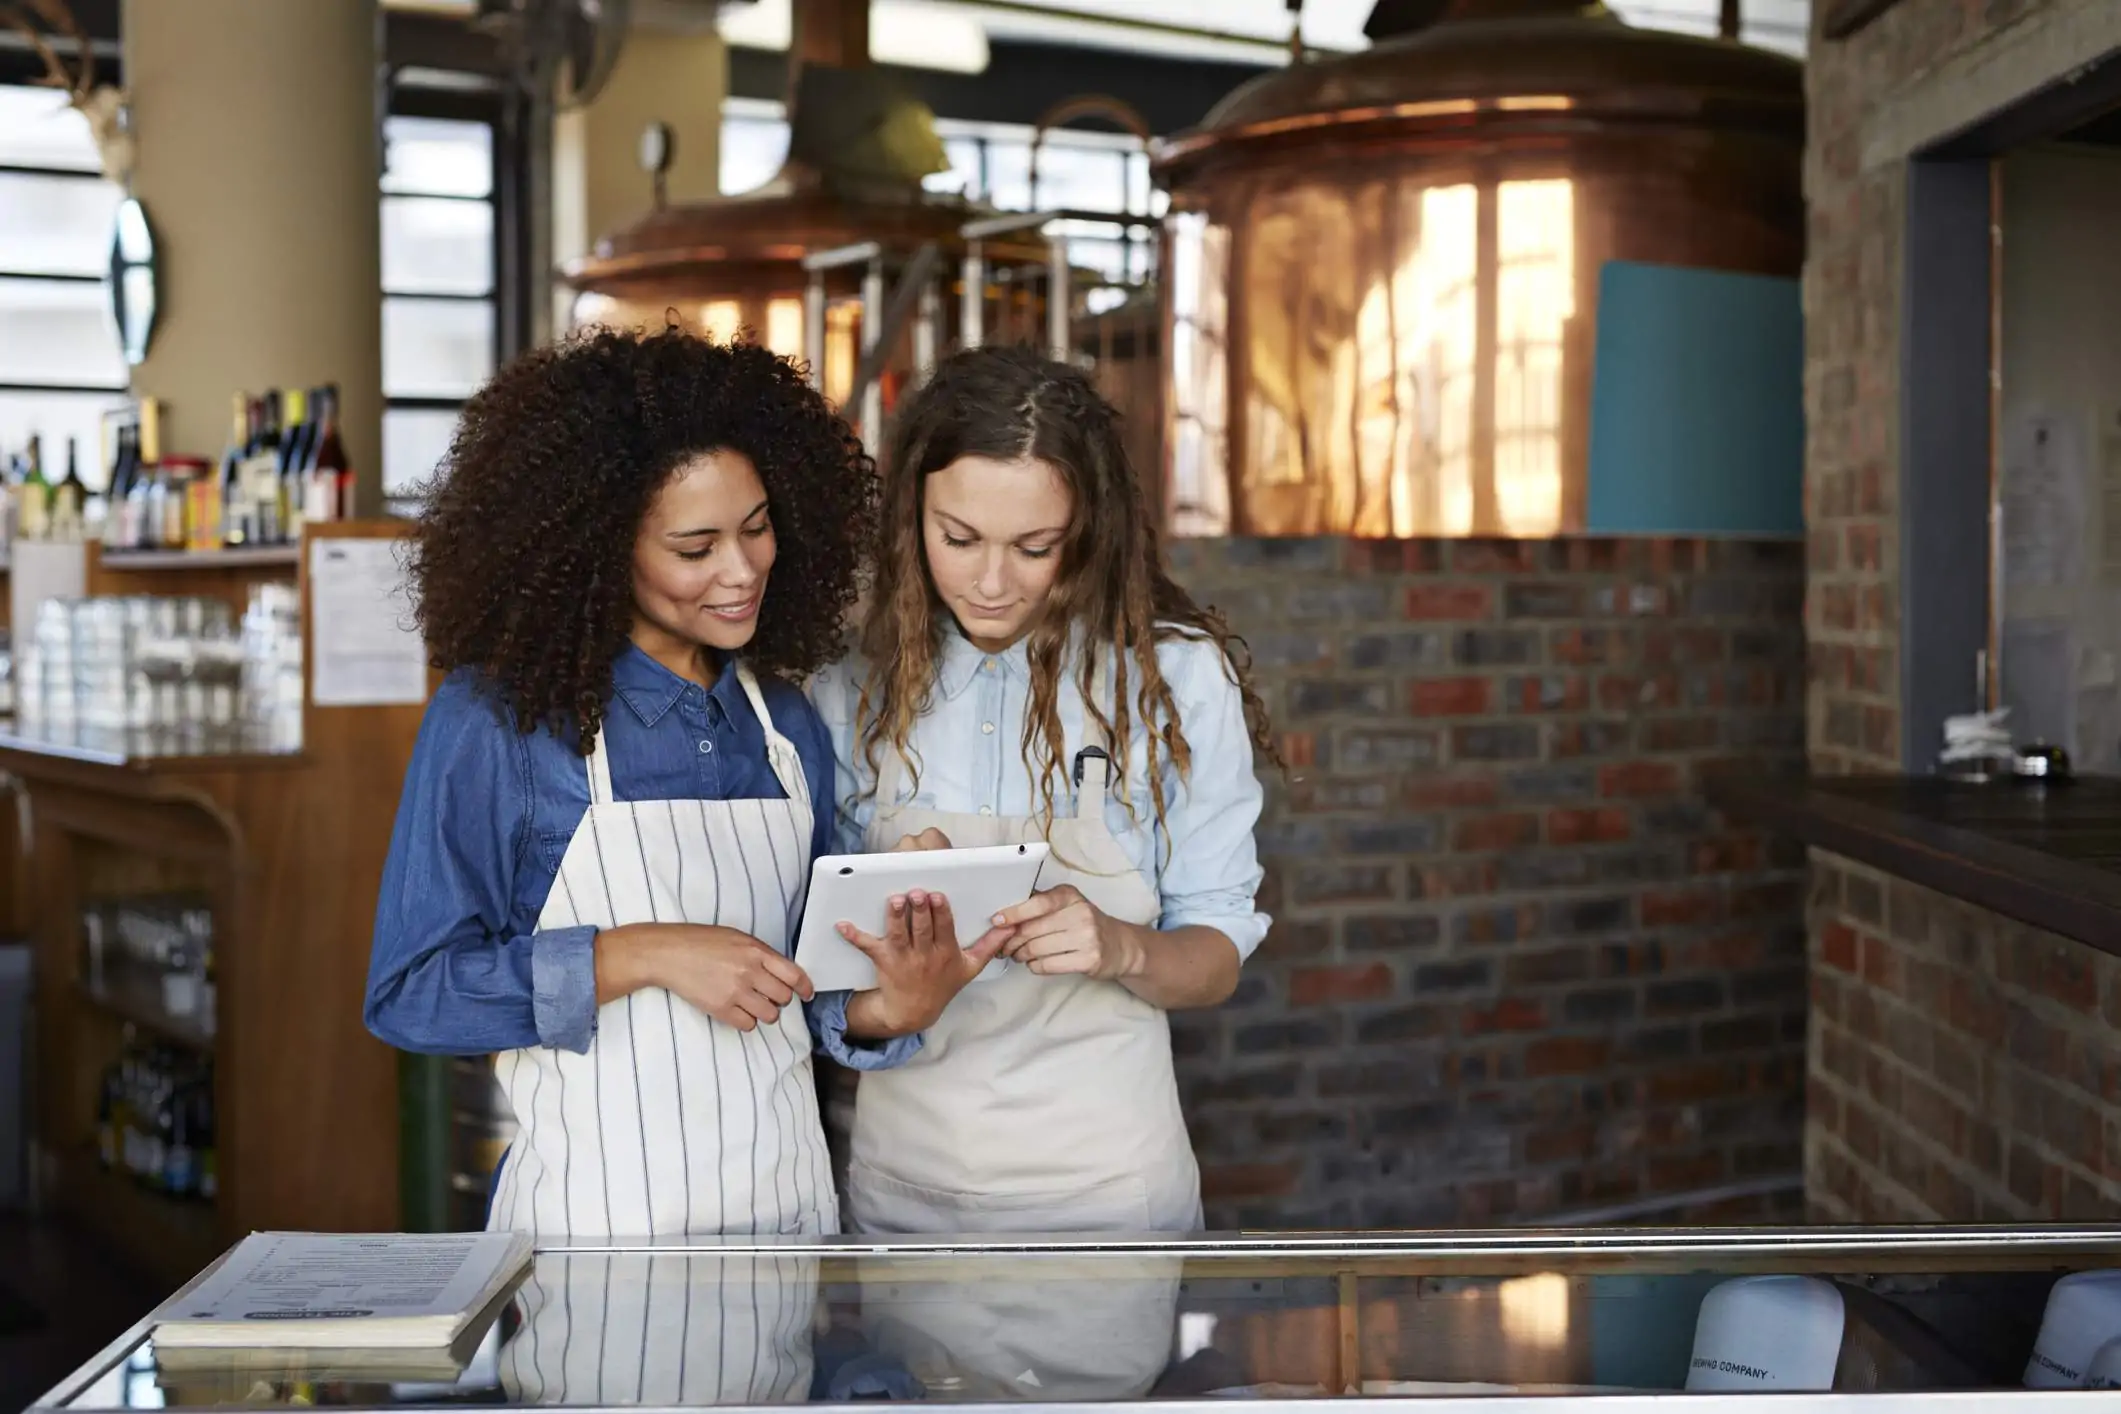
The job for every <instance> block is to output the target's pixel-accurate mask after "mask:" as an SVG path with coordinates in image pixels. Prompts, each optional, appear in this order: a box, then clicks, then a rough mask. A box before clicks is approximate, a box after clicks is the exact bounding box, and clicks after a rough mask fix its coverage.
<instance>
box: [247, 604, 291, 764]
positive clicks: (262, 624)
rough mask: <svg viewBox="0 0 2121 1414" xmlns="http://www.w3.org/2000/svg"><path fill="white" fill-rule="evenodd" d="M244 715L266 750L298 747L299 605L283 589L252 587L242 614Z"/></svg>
mask: <svg viewBox="0 0 2121 1414" xmlns="http://www.w3.org/2000/svg"><path fill="white" fill-rule="evenodd" d="M243 715H244V717H245V718H247V719H248V720H249V721H251V722H253V723H255V724H257V725H258V727H259V728H260V729H261V731H262V734H263V736H264V738H265V743H266V746H267V749H269V750H273V751H294V750H299V749H300V747H301V745H302V617H301V601H300V600H299V599H298V597H297V596H296V594H295V590H294V587H293V586H292V585H286V584H256V585H252V586H251V591H250V605H249V607H248V608H246V609H245V610H244V611H243Z"/></svg>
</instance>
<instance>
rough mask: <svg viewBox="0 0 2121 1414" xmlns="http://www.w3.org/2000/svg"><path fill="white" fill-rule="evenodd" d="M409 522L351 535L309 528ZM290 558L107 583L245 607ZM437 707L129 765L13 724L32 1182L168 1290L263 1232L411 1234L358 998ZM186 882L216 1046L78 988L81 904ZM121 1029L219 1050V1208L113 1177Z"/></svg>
mask: <svg viewBox="0 0 2121 1414" xmlns="http://www.w3.org/2000/svg"><path fill="white" fill-rule="evenodd" d="M402 531H403V527H402V525H399V524H397V523H395V522H354V523H348V524H340V525H332V526H325V527H316V528H314V529H313V530H312V531H311V535H312V536H315V537H320V538H321V537H332V538H338V537H353V538H373V537H390V536H395V535H398V534H401V533H402ZM91 550H92V551H93V547H91ZM299 564H300V566H301V574H300V580H299V583H300V587H301V595H300V599H301V606H302V607H301V613H302V634H303V640H304V650H303V651H304V663H305V674H306V672H307V671H308V666H309V665H311V664H313V663H314V661H315V651H314V640H315V636H316V632H317V625H316V624H315V622H314V620H313V614H312V611H311V602H310V595H309V586H308V576H307V568H306V566H307V554H306V552H305V553H304V555H302V556H301V557H300V559H299ZM296 567H297V565H296V563H289V564H286V565H280V564H275V563H263V564H255V565H251V566H248V567H244V566H240V565H236V564H225V565H215V566H198V567H189V568H188V567H184V566H176V567H171V568H167V569H153V570H137V571H125V572H124V574H123V575H122V576H120V578H119V580H118V582H112V581H111V580H110V579H109V578H106V579H105V580H104V581H103V582H104V585H105V587H104V589H103V591H102V592H110V593H154V592H167V593H181V594H197V593H206V592H215V591H213V590H210V589H208V588H206V587H203V586H202V583H201V581H200V579H199V578H198V575H199V574H201V573H203V574H205V575H208V576H219V577H222V578H223V579H225V580H226V583H225V584H224V585H222V586H220V590H219V592H224V593H226V594H227V595H229V596H230V597H231V599H232V600H233V601H235V602H238V603H240V602H241V598H242V597H243V596H247V594H248V592H249V584H250V582H252V581H251V580H250V579H248V578H245V576H257V577H272V578H280V577H283V576H284V575H285V574H286V573H291V572H293V571H294V570H295V569H296ZM99 573H102V572H101V571H99ZM125 581H142V582H141V583H132V582H125ZM306 686H307V685H306V684H305V689H306ZM423 711H424V704H415V705H404V706H390V707H340V708H320V707H318V706H316V705H315V704H314V703H313V702H311V703H310V704H309V705H308V706H307V707H306V708H305V710H304V713H303V739H302V747H301V750H300V751H299V752H295V753H249V754H226V755H216V754H212V753H207V754H197V755H187V756H181V757H179V756H164V757H157V756H154V755H152V754H145V755H128V754H126V753H125V751H124V750H123V749H112V750H96V749H83V748H82V747H81V746H80V745H79V744H77V743H74V742H70V741H67V740H65V739H62V738H44V739H40V738H39V736H38V735H37V734H36V733H35V732H34V731H31V730H29V729H26V728H22V727H17V728H15V729H13V730H10V731H0V773H4V774H5V776H6V777H7V778H8V779H9V780H10V782H11V783H12V784H13V786H14V787H15V789H16V790H17V791H19V792H20V793H21V795H22V797H23V798H24V799H25V800H26V802H27V807H28V808H27V812H26V814H27V819H28V821H29V829H28V832H27V834H28V841H29V844H28V848H27V851H26V852H25V853H23V854H22V855H21V857H20V858H19V859H18V861H17V863H18V871H17V872H18V878H21V879H23V880H24V881H25V882H27V881H34V886H33V887H30V888H27V889H25V890H24V891H23V894H22V896H21V898H20V900H19V902H20V903H21V904H22V905H23V907H22V909H21V910H20V911H21V912H22V913H23V914H24V915H25V921H26V927H27V931H28V932H29V934H30V936H31V937H32V939H33V943H34V946H35V949H36V976H37V983H36V1003H35V1004H36V1026H35V1036H36V1044H37V1052H38V1053H37V1057H36V1064H35V1067H34V1072H33V1073H34V1075H35V1076H36V1084H37V1087H38V1088H37V1094H36V1096H35V1101H34V1112H35V1114H36V1116H37V1145H36V1150H35V1152H36V1155H37V1159H38V1162H37V1163H36V1165H35V1168H36V1170H37V1172H36V1173H35V1174H34V1175H33V1181H36V1182H38V1183H39V1184H40V1186H41V1188H42V1191H43V1192H44V1193H45V1195H47V1197H48V1198H50V1199H51V1200H52V1201H53V1202H55V1203H56V1204H57V1205H58V1206H60V1207H61V1208H63V1209H64V1210H66V1211H68V1212H69V1213H70V1214H72V1215H73V1216H74V1217H76V1218H78V1219H79V1220H81V1221H82V1222H83V1223H85V1224H87V1225H88V1226H90V1227H91V1228H93V1229H95V1230H96V1231H99V1232H101V1233H103V1234H105V1235H106V1236H107V1237H109V1238H111V1239H113V1240H114V1241H115V1242H116V1243H118V1244H119V1245H120V1246H121V1247H122V1248H124V1249H125V1250H127V1251H130V1252H132V1253H133V1254H134V1255H135V1256H137V1257H138V1258H140V1259H141V1260H142V1261H143V1262H145V1263H148V1264H150V1265H151V1267H152V1269H154V1270H157V1271H158V1272H161V1273H163V1274H164V1275H168V1276H187V1277H188V1276H189V1275H191V1274H193V1273H195V1272H196V1271H198V1270H199V1268H200V1267H201V1266H203V1265H204V1264H205V1262H206V1260H207V1259H209V1258H210V1257H211V1256H212V1255H213V1254H214V1253H215V1252H216V1251H218V1250H220V1248H222V1247H223V1246H225V1245H226V1244H227V1243H229V1242H231V1241H233V1240H235V1239H236V1238H238V1237H240V1236H241V1235H242V1234H243V1233H245V1232H249V1231H253V1230H257V1229H261V1228H293V1229H316V1230H321V1231H394V1230H398V1229H399V1228H400V1227H401V1226H402V1223H401V1203H400V1171H399V1153H400V1146H399V1133H400V1108H399V1086H400V1080H399V1074H398V1056H397V1053H396V1052H394V1051H393V1050H391V1049H390V1048H389V1047H387V1046H385V1045H384V1044H383V1043H382V1042H380V1041H378V1040H376V1039H375V1038H374V1037H372V1036H370V1035H369V1033H368V1031H367V1029H366V1028H365V1027H364V1025H363V1024H362V1020H361V1003H362V997H363V995H364V992H365V988H366V982H367V973H368V953H369V942H370V935H371V932H372V930H373V927H374V918H375V902H376V895H377V891H378V889H379V887H380V883H381V877H382V867H383V858H384V854H385V852H386V851H387V849H388V847H389V843H390V833H391V827H392V823H393V821H394V819H395V817H396V812H397V803H398V792H399V786H400V784H401V782H402V780H403V777H404V771H405V767H406V764H407V763H408V761H409V760H410V758H411V752H412V743H413V739H414V736H415V734H416V733H417V731H418V728H419V722H420V718H421V715H422V713H423ZM173 891H179V892H189V893H195V894H197V895H199V896H201V897H202V898H204V899H205V900H206V901H207V903H208V904H209V906H210V907H211V909H212V912H213V919H214V948H215V972H216V990H217V1006H216V1012H217V1015H216V1025H215V1027H214V1030H213V1034H212V1035H211V1036H210V1037H208V1036H205V1035H202V1034H201V1033H200V1028H199V1027H198V1025H197V1024H196V1023H187V1021H186V1020H185V1019H184V1018H174V1017H169V1016H167V1015H166V1014H165V1013H163V1012H162V1011H161V1008H160V1000H159V996H158V995H156V994H155V993H154V992H153V991H152V990H150V989H144V988H143V989H140V990H138V991H135V992H126V991H123V990H121V989H120V988H119V987H117V986H113V985H106V987H105V988H103V989H102V990H100V991H99V990H97V989H94V988H92V987H91V986H90V984H89V981H88V979H87V977H86V976H85V966H86V960H85V947H84V943H83V930H82V925H81V913H82V908H83V905H84V904H86V903H87V902H89V901H90V900H91V899H97V898H105V897H117V896H124V895H129V894H158V893H167V892H173ZM110 980H111V979H107V982H108V981H110ZM128 1025H130V1026H133V1027H135V1028H137V1029H138V1030H140V1031H142V1032H144V1033H149V1034H152V1035H155V1036H158V1037H161V1038H163V1039H166V1040H170V1041H174V1042H177V1043H179V1044H188V1045H190V1046H192V1047H193V1048H195V1049H206V1050H209V1051H210V1053H211V1055H212V1058H213V1062H214V1109H215V1139H216V1149H217V1160H218V1163H217V1168H218V1179H219V1192H218V1195H217V1197H216V1199H215V1200H214V1201H213V1202H212V1203H211V1204H208V1203H203V1202H197V1201H179V1200H175V1199H171V1198H168V1197H165V1196H163V1195H159V1194H155V1193H152V1192H150V1191H147V1190H145V1189H143V1188H139V1187H137V1186H136V1185H134V1184H133V1183H132V1181H131V1180H130V1179H129V1178H128V1177H126V1176H124V1175H122V1174H116V1173H110V1172H106V1171H104V1170H103V1169H102V1168H101V1167H100V1166H99V1165H98V1163H97V1159H96V1154H95V1150H94V1142H93V1141H94V1126H95V1115H96V1098H97V1093H98V1092H97V1086H98V1080H99V1077H100V1075H101V1073H102V1071H103V1068H104V1067H105V1066H106V1065H107V1064H108V1063H109V1062H110V1061H111V1060H112V1059H114V1058H115V1057H116V1055H117V1054H118V1050H119V1047H120V1038H121V1036H122V1034H123V1031H124V1029H125V1028H126V1027H127V1026H128Z"/></svg>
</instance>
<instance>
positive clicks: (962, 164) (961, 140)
mask: <svg viewBox="0 0 2121 1414" xmlns="http://www.w3.org/2000/svg"><path fill="white" fill-rule="evenodd" d="M943 153H944V155H945V156H947V157H948V158H949V159H950V170H949V171H947V172H935V173H932V174H930V175H929V176H926V177H923V178H921V185H922V186H924V187H926V188H927V189H928V190H930V191H954V192H962V193H964V194H965V195H966V196H970V197H974V198H977V197H978V195H979V140H978V139H976V138H969V137H951V138H944V139H943Z"/></svg>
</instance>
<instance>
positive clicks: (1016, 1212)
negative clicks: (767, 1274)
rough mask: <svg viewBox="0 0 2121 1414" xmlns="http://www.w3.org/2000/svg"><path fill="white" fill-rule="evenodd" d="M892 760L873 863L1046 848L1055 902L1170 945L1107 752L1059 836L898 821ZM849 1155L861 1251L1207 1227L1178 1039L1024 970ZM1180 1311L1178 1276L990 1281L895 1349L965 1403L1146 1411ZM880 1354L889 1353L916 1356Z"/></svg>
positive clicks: (905, 1330) (1129, 1012)
mask: <svg viewBox="0 0 2121 1414" xmlns="http://www.w3.org/2000/svg"><path fill="white" fill-rule="evenodd" d="M883 758H884V759H883V764H882V766H881V768H880V770H879V780H878V782H877V792H876V799H877V802H878V804H877V810H876V817H875V819H874V821H873V822H872V823H871V825H870V827H869V832H868V835H867V837H866V841H865V843H866V847H867V848H868V849H870V850H871V851H879V850H886V849H889V848H890V847H891V846H892V845H893V844H895V843H897V842H898V840H899V839H901V838H902V837H904V836H906V835H912V834H918V833H919V832H920V831H922V830H924V829H928V828H931V827H932V828H934V829H938V830H941V831H942V832H943V833H944V834H945V835H946V836H948V837H949V839H950V842H951V844H953V845H956V846H960V847H971V846H977V845H997V844H1017V843H1021V842H1025V841H1031V840H1038V839H1044V840H1047V841H1049V842H1050V843H1051V844H1052V846H1053V853H1052V855H1051V856H1049V858H1048V860H1047V863H1046V867H1045V870H1044V872H1043V873H1042V874H1041V875H1040V878H1039V885H1040V887H1041V888H1042V889H1052V888H1056V887H1058V886H1059V885H1061V884H1073V885H1074V886H1075V887H1076V888H1077V889H1078V890H1080V891H1081V893H1082V895H1083V896H1084V897H1085V898H1087V899H1089V900H1090V901H1091V902H1092V903H1094V904H1095V905H1097V907H1098V908H1100V909H1102V910H1103V911H1104V912H1105V913H1107V914H1108V915H1110V916H1111V917H1113V918H1116V919H1120V920H1122V921H1124V922H1128V923H1138V924H1142V925H1145V926H1148V925H1154V924H1155V922H1156V920H1157V918H1158V917H1159V916H1160V914H1161V913H1162V904H1161V902H1160V901H1159V900H1158V898H1157V895H1156V893H1155V891H1154V890H1152V889H1151V888H1150V887H1149V886H1148V884H1147V883H1146V882H1144V880H1143V879H1142V877H1141V875H1140V874H1139V873H1138V872H1137V871H1136V870H1135V868H1134V865H1133V864H1132V862H1131V861H1129V859H1128V858H1127V855H1126V852H1125V850H1123V849H1122V848H1121V847H1120V844H1119V842H1118V841H1117V840H1115V839H1113V837H1112V835H1111V832H1110V831H1109V830H1108V829H1107V828H1106V827H1105V815H1104V800H1105V792H1106V789H1107V787H1108V785H1109V783H1110V766H1109V763H1108V761H1107V760H1106V759H1105V757H1104V755H1103V754H1102V753H1101V752H1098V753H1085V754H1084V755H1083V756H1081V757H1079V758H1078V764H1079V770H1078V774H1079V780H1078V782H1077V786H1076V792H1075V803H1074V806H1073V809H1072V810H1071V812H1070V813H1069V815H1068V816H1067V817H1066V818H1057V819H1055V820H1053V821H1052V822H1051V823H1050V826H1049V825H1048V823H1047V822H1045V821H1043V820H1041V819H1039V818H1037V817H1032V816H1014V817H1012V816H994V815H975V814H963V813H956V812H951V811H940V810H924V809H916V808H912V807H908V806H905V805H902V804H899V803H897V802H898V794H899V787H900V781H901V776H902V765H901V762H900V759H899V756H898V753H897V752H895V751H887V752H885V753H883ZM850 1147H851V1155H850V1160H849V1164H848V1171H847V1183H846V1188H847V1192H846V1199H847V1203H846V1209H847V1219H848V1223H849V1226H850V1227H851V1228H852V1229H853V1230H854V1231H856V1232H861V1233H912V1234H924V1235H949V1236H957V1235H973V1234H991V1233H1041V1234H1058V1233H1083V1232H1112V1233H1143V1232H1191V1231H1197V1230H1198V1229H1199V1228H1200V1226H1201V1206H1200V1170H1199V1168H1198V1166H1197V1165H1196V1164H1195V1162H1194V1158H1193V1146H1192V1143H1191V1141H1190V1140H1189V1139H1188V1137H1187V1134H1186V1124H1185V1118H1184V1116H1183V1115H1182V1114H1181V1112H1180V1110H1179V1103H1178V1083H1177V1079H1176V1076H1175V1075H1174V1073H1173V1070H1172V1063H1171V1028H1170V1022H1169V1020H1168V1018H1167V1017H1166V1016H1165V1014H1164V1012H1163V1010H1162V1009H1161V1008H1158V1007H1155V1006H1151V1005H1150V1004H1149V1003H1148V1002H1145V1001H1143V1000H1142V999H1141V998H1139V997H1137V996H1135V995H1134V994H1133V993H1132V992H1130V991H1128V990H1127V989H1126V988H1125V987H1123V986H1121V985H1120V984H1119V983H1117V982H1106V981H1094V980H1091V979H1089V978H1085V977H1074V976H1063V977H1041V976H1039V975H1037V974H1036V973H1034V972H1032V971H1031V970H1030V969H1029V968H1028V967H1023V966H1011V967H1009V968H1008V969H1006V970H1005V971H1003V972H1002V973H1001V974H1000V975H999V976H994V977H989V978H983V979H982V980H980V981H978V982H976V983H974V984H972V985H971V986H969V987H967V988H965V990H963V991H962V992H960V993H958V995H957V996H956V997H955V998H954V999H953V1000H952V1001H951V1003H950V1006H949V1008H948V1009H947V1010H946V1011H945V1012H944V1013H943V1016H942V1019H941V1020H940V1021H939V1022H937V1023H936V1024H935V1025H934V1026H932V1027H930V1028H929V1029H928V1031H927V1032H926V1033H925V1041H924V1044H923V1046H922V1048H921V1050H920V1052H919V1053H918V1054H917V1055H915V1056H914V1058H913V1059H912V1060H911V1061H909V1062H908V1063H907V1064H906V1065H904V1066H902V1067H900V1068H898V1069H895V1070H880V1071H871V1072H868V1073H866V1074H864V1075H863V1076H862V1077H861V1080H860V1083H859V1085H858V1087H857V1089H856V1091H855V1109H854V1131H853V1135H852V1139H851V1145H850ZM1028 1265H1029V1266H1031V1267H1033V1268H1035V1267H1036V1266H1037V1263H1035V1262H1033V1263H1029V1264H1028ZM1019 1270H1021V1268H1020V1269H1019ZM1092 1293H1094V1299H1086V1297H1087V1296H1090V1295H1091V1294H1092ZM909 1295H910V1293H909ZM1177 1295H1178V1264H1177V1263H1176V1262H1175V1261H1173V1262H1169V1263H1166V1264H1162V1265H1159V1266H1157V1267H1155V1268H1153V1269H1151V1268H1147V1267H1141V1266H1139V1265H1135V1266H1132V1267H1131V1268H1130V1279H1128V1280H1124V1281H1119V1282H1106V1283H1097V1284H1094V1285H1092V1284H1086V1283H1083V1282H1081V1281H1070V1280H1060V1281H1048V1282H1046V1283H1043V1284H1034V1283H1029V1282H1008V1283H1000V1282H986V1281H982V1282H976V1283H967V1284H963V1285H952V1286H948V1287H947V1288H946V1287H938V1288H936V1289H934V1290H933V1291H931V1292H930V1293H927V1297H926V1299H912V1300H908V1301H907V1302H905V1303H904V1304H899V1303H893V1309H892V1310H891V1311H890V1316H891V1318H892V1319H891V1321H890V1322H889V1330H890V1331H892V1332H894V1333H897V1334H900V1335H904V1336H914V1335H916V1334H917V1335H919V1336H924V1337H925V1338H926V1339H927V1340H929V1341H932V1342H933V1343H934V1347H935V1348H937V1350H938V1351H939V1352H940V1353H942V1354H944V1355H947V1356H948V1357H949V1358H950V1359H951V1360H952V1361H953V1362H954V1364H955V1368H956V1371H957V1374H958V1375H959V1376H960V1377H961V1378H962V1380H963V1381H964V1385H963V1386H962V1388H961V1390H960V1391H957V1392H953V1398H963V1397H973V1396H977V1395H982V1394H984V1395H987V1396H990V1397H995V1398H1024V1399H1050V1400H1062V1399H1111V1398H1131V1397H1134V1396H1137V1395H1140V1394H1142V1393H1145V1392H1146V1391H1147V1390H1148V1388H1149V1387H1150V1385H1152V1384H1153V1383H1154V1382H1155V1381H1156V1378H1157V1377H1158V1375H1160V1374H1161V1373H1162V1372H1163V1370H1164V1368H1165V1366H1166V1365H1167V1364H1168V1362H1169V1360H1170V1359H1171V1357H1172V1345H1173V1325H1174V1321H1175V1311H1176V1303H1177ZM876 1335H877V1338H878V1339H879V1344H880V1345H883V1346H885V1347H887V1349H888V1348H889V1347H891V1346H895V1345H897V1344H898V1343H899V1342H898V1340H897V1339H896V1338H887V1337H886V1333H885V1331H883V1330H879V1331H878V1332H876ZM891 1353H902V1352H899V1351H892V1352H891ZM903 1353H904V1354H911V1352H910V1351H906V1352H903Z"/></svg>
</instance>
